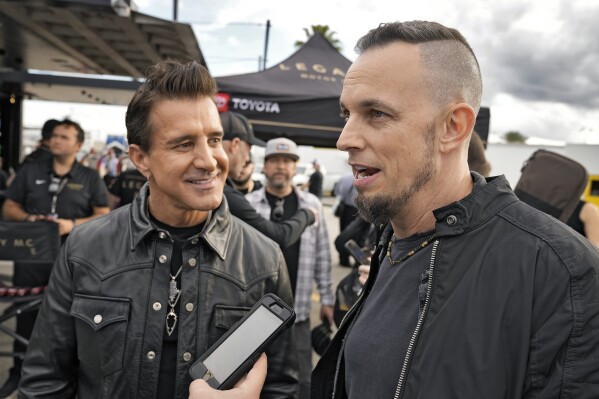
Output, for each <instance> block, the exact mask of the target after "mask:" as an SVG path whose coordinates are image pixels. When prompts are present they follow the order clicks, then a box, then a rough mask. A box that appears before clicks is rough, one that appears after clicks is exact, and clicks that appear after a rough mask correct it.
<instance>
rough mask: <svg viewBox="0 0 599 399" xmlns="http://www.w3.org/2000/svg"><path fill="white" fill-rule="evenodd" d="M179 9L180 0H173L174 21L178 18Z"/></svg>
mask: <svg viewBox="0 0 599 399" xmlns="http://www.w3.org/2000/svg"><path fill="white" fill-rule="evenodd" d="M178 9H179V0H173V21H176V20H177V14H178Z"/></svg>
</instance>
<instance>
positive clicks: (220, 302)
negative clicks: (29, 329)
mask: <svg viewBox="0 0 599 399" xmlns="http://www.w3.org/2000/svg"><path fill="white" fill-rule="evenodd" d="M147 195H148V189H147V185H146V186H144V187H143V188H142V190H141V192H140V196H139V197H138V198H137V199H136V200H135V201H134V202H133V203H132V204H131V205H130V206H125V207H123V208H119V209H117V210H115V211H113V212H111V213H110V214H108V215H106V216H104V217H102V218H99V219H96V220H93V221H91V222H88V223H85V224H83V225H81V226H79V227H77V228H76V229H75V230H74V231H73V233H71V235H70V237H69V238H68V240H67V241H66V243H65V245H64V246H63V248H62V250H61V254H60V255H59V258H58V260H57V262H56V264H55V266H54V270H53V273H52V276H51V278H50V284H49V288H48V291H47V294H46V297H45V299H44V303H43V305H42V308H41V311H40V314H39V317H38V319H37V323H36V328H35V330H34V332H33V336H32V339H31V343H30V345H29V348H28V352H27V356H26V358H25V362H24V364H23V371H22V378H21V385H20V391H19V397H20V398H42V397H43V398H60V399H64V398H72V397H74V396H75V394H77V395H78V397H79V398H81V399H93V398H110V399H116V398H140V399H151V398H155V397H156V385H157V382H158V373H159V365H160V352H161V347H162V340H163V331H164V323H165V318H166V313H167V308H168V304H167V301H166V299H167V297H168V288H169V284H168V283H169V280H170V278H169V274H170V268H169V267H167V266H168V265H169V264H170V262H169V261H170V256H171V251H172V241H171V239H170V236H169V235H168V233H166V232H164V231H160V230H157V229H156V228H155V227H154V226H153V225H152V224H151V222H150V220H149V216H148V212H147ZM190 259H194V260H191V261H190ZM183 260H184V262H185V267H183V271H182V279H181V281H182V293H181V297H180V302H181V309H180V312H179V320H178V323H179V329H178V330H179V337H178V353H177V393H176V396H175V397H176V398H187V397H188V393H189V391H188V390H189V384H190V382H191V381H190V377H189V375H188V369H189V366H190V365H191V364H192V363H193V362H194V360H195V359H197V358H198V357H199V356H200V355H202V353H204V352H205V351H206V349H208V348H209V347H210V345H212V344H213V343H214V342H215V341H216V340H217V339H218V338H219V337H221V336H222V335H223V334H224V333H225V332H226V331H227V329H228V328H229V327H231V326H232V325H233V324H234V323H235V322H236V321H237V320H239V319H240V318H241V317H242V316H243V315H244V314H245V313H246V312H247V310H248V309H249V308H251V306H252V305H253V304H254V303H255V302H256V301H258V300H259V299H260V298H261V297H262V296H263V295H264V294H266V293H269V292H272V293H274V294H276V295H278V296H279V297H280V298H282V299H283V300H284V301H285V302H287V303H289V304H292V294H291V286H290V284H289V276H288V274H287V268H286V266H285V262H284V259H283V255H282V253H281V251H280V249H279V247H278V246H277V245H276V244H275V243H274V242H273V241H271V240H270V239H268V238H266V237H264V236H263V235H262V234H260V233H259V232H257V231H256V230H254V229H253V228H251V227H250V226H248V225H246V224H245V223H243V222H241V221H240V220H238V219H236V218H235V217H233V216H231V214H230V213H229V210H228V206H227V202H226V200H225V199H223V202H222V203H221V205H220V206H219V207H218V208H217V209H216V210H214V211H213V212H212V215H211V217H210V218H209V219H208V221H207V222H206V224H205V226H204V229H203V231H202V232H201V233H199V234H198V237H197V238H196V239H191V240H189V241H188V242H187V243H186V244H185V245H184V247H183ZM291 334H292V333H291V332H288V333H286V334H284V335H283V336H282V337H281V338H280V339H278V340H277V341H276V342H275V343H274V344H273V345H272V346H271V348H270V350H269V351H268V352H267V355H268V368H269V370H268V378H267V381H266V385H265V387H264V390H263V392H262V397H263V398H295V397H296V391H297V359H296V354H295V344H294V342H293V339H292V335H291ZM161 399H162V398H161ZM169 399H170V398H169Z"/></svg>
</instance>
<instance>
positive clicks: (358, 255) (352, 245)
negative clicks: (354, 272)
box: [344, 239, 370, 265]
mask: <svg viewBox="0 0 599 399" xmlns="http://www.w3.org/2000/svg"><path fill="white" fill-rule="evenodd" d="M344 246H345V248H347V250H348V251H349V253H350V254H351V256H353V258H354V259H355V260H356V261H357V262H358V264H360V265H369V264H370V257H369V256H368V255H367V254H366V252H364V251H362V248H360V246H359V245H358V244H357V243H356V242H355V241H354V240H353V239H350V240H348V241H347V242H346V243H345V244H344Z"/></svg>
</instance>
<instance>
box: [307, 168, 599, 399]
mask: <svg viewBox="0 0 599 399" xmlns="http://www.w3.org/2000/svg"><path fill="white" fill-rule="evenodd" d="M473 177H474V179H475V187H474V189H473V191H472V193H471V194H470V195H468V196H467V197H466V198H464V199H462V200H460V201H458V202H455V203H453V204H450V205H448V206H445V207H443V208H440V209H437V210H435V211H434V215H435V218H436V220H437V222H436V227H435V232H436V233H437V235H438V238H437V240H436V241H435V242H434V243H433V244H432V246H433V249H432V256H431V259H430V265H429V276H430V278H429V284H428V287H427V288H428V289H427V292H426V298H425V300H424V304H423V307H422V309H423V311H422V313H421V315H420V317H419V320H418V324H417V327H416V329H415V331H414V334H413V337H412V341H411V342H410V347H409V349H408V354H407V355H406V357H405V359H404V356H403V355H398V357H397V361H398V362H400V364H402V365H403V370H402V375H401V376H400V375H398V376H397V385H398V388H397V389H398V394H397V395H396V398H404V399H432V398H435V399H449V398H452V399H453V398H468V399H470V398H485V399H516V398H536V399H557V398H560V399H566V398H568V399H591V398H593V399H595V398H599V362H598V361H597V359H598V358H599V333H598V332H597V331H598V329H599V306H598V304H599V280H598V279H599V277H598V276H599V251H598V250H597V248H596V247H594V246H593V245H592V244H591V243H590V242H589V241H588V240H586V239H584V238H583V237H582V236H580V235H579V234H577V233H575V232H574V231H573V230H571V229H569V228H568V227H567V226H565V225H564V224H563V223H561V222H559V221H557V220H556V219H554V218H552V217H551V216H548V215H546V214H544V213H543V212H540V211H538V210H536V209H534V208H531V207H530V206H528V205H526V204H524V203H523V202H521V201H519V200H518V198H516V196H515V195H514V193H513V192H512V190H511V189H510V187H509V184H508V183H507V180H506V179H505V178H504V177H495V178H490V179H488V181H487V182H485V180H484V179H483V178H482V177H481V176H479V175H477V174H474V173H473ZM391 233H392V230H391V229H390V227H387V229H386V230H385V231H384V232H383V235H382V239H381V241H380V242H379V245H378V247H377V251H376V252H375V254H374V255H373V257H372V264H371V270H370V276H369V279H368V281H367V283H366V285H365V286H364V289H363V293H362V296H361V297H360V298H359V300H358V302H357V303H356V304H355V305H354V307H352V309H351V310H350V311H349V312H348V314H347V316H346V317H345V319H344V320H343V322H342V323H341V326H340V327H339V330H338V331H337V334H336V335H335V337H334V339H333V342H332V343H331V344H330V346H329V347H328V349H327V352H326V353H325V354H324V355H323V357H322V358H321V359H320V361H319V363H318V365H317V366H316V368H315V370H314V372H313V374H312V396H311V398H312V399H324V398H327V399H341V398H346V397H347V393H346V391H345V379H344V377H345V369H344V363H345V362H344V359H343V350H344V346H343V345H344V342H345V337H346V336H347V334H348V333H350V331H351V329H352V326H353V322H354V321H355V320H356V318H358V317H360V316H359V315H360V310H361V309H362V305H363V303H364V302H365V301H367V300H368V294H369V293H370V292H371V290H372V289H373V287H374V289H376V286H375V280H376V276H377V273H378V269H379V267H380V264H381V259H382V258H383V257H384V256H385V253H386V252H385V249H386V248H387V244H388V242H389V240H390V239H391ZM415 300H418V298H417V297H415ZM381 317H385V315H381ZM373 339H374V338H373ZM376 339H377V340H378V342H380V345H382V346H384V345H385V340H387V339H389V340H390V339H393V337H392V336H385V335H378V336H377V337H376Z"/></svg>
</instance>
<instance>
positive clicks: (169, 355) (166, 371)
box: [150, 215, 204, 398]
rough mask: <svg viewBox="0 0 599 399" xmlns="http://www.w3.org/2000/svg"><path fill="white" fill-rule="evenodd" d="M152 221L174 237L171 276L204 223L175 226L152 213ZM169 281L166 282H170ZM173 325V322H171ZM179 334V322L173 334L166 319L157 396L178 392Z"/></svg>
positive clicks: (178, 302) (168, 306)
mask: <svg viewBox="0 0 599 399" xmlns="http://www.w3.org/2000/svg"><path fill="white" fill-rule="evenodd" d="M150 219H151V220H152V223H154V224H155V225H156V226H157V227H158V228H159V229H161V230H166V231H168V232H169V234H170V235H171V237H172V238H173V241H174V242H173V253H172V255H171V266H170V267H171V276H176V275H177V273H178V272H179V269H180V268H181V266H182V265H183V246H184V245H185V242H186V241H188V240H190V239H192V237H194V236H197V235H198V234H199V233H200V232H201V231H202V228H203V227H204V223H202V224H199V225H197V226H192V227H173V226H169V225H166V224H164V223H162V222H160V221H158V220H157V219H155V218H154V217H153V216H152V215H150ZM182 273H183V272H182V271H181V272H180V273H178V274H179V275H178V276H177V278H176V281H177V288H178V289H181V274H182ZM168 283H170V281H169V282H165V284H168ZM179 309H180V301H177V303H176V305H175V313H176V314H177V317H179ZM166 311H167V314H168V312H169V311H170V305H169V304H168V301H167V310H166ZM171 325H172V324H171ZM178 335H179V323H178V322H177V324H175V328H174V329H173V332H172V333H171V335H168V333H167V332H166V320H165V321H164V332H163V335H162V336H163V340H162V352H161V355H160V371H159V373H158V389H157V395H156V397H157V398H174V397H175V394H176V380H177V341H178Z"/></svg>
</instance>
